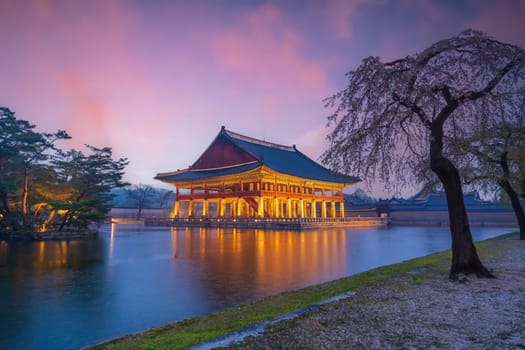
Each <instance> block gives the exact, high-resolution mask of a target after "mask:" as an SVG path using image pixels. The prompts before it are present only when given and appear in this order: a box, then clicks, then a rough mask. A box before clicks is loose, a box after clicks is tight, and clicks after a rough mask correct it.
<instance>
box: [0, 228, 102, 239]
mask: <svg viewBox="0 0 525 350" xmlns="http://www.w3.org/2000/svg"><path fill="white" fill-rule="evenodd" d="M98 235H99V231H98V230H92V229H86V230H75V231H71V230H70V231H67V230H65V231H46V232H37V231H9V232H0V241H26V242H40V241H67V240H75V239H97V238H98Z"/></svg>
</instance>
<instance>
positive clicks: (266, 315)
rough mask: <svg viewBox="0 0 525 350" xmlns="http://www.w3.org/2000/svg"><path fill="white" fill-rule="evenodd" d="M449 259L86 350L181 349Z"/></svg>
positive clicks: (411, 263)
mask: <svg viewBox="0 0 525 350" xmlns="http://www.w3.org/2000/svg"><path fill="white" fill-rule="evenodd" d="M513 235H516V233H512V234H506V235H502V236H498V237H496V238H492V239H489V240H486V241H483V242H480V243H478V244H476V246H477V248H478V250H479V251H480V254H489V255H490V252H491V249H492V250H493V249H496V250H497V241H499V240H503V239H507V238H510V237H512V236H513ZM450 259H451V252H450V250H447V251H443V252H439V253H434V254H430V255H427V256H424V257H420V258H416V259H412V260H408V261H403V262H401V263H398V264H394V265H388V266H382V267H378V268H375V269H373V270H369V271H365V272H363V273H360V274H357V275H353V276H350V277H345V278H341V279H338V280H335V281H331V282H327V283H323V284H320V285H315V286H311V287H306V288H303V289H299V290H296V291H290V292H284V293H281V294H277V295H274V296H271V297H268V298H264V299H261V300H258V301H255V302H252V303H248V304H243V305H240V306H238V307H233V308H230V309H226V310H223V311H220V312H217V313H212V314H208V315H205V316H201V317H195V318H191V319H187V320H183V321H180V322H176V323H172V324H168V325H166V326H163V327H158V328H153V329H150V330H148V331H145V332H142V333H137V334H132V335H128V336H125V337H123V338H118V339H115V340H112V341H110V342H107V343H103V344H99V345H96V346H94V347H92V348H90V349H92V350H96V349H140V350H147V349H149V350H153V349H158V350H161V349H183V348H186V347H188V346H191V345H195V344H199V343H202V342H205V341H208V340H211V339H214V338H216V337H219V336H221V335H225V334H228V333H231V332H234V331H237V330H240V329H242V328H244V327H248V326H251V325H253V324H256V323H258V322H261V321H265V320H269V319H272V318H274V317H277V316H280V315H283V314H285V313H288V312H291V311H293V310H296V309H299V308H302V307H304V306H307V305H310V304H314V303H317V302H320V301H322V300H325V299H328V298H331V297H334V296H337V295H340V294H343V293H346V292H349V291H352V290H356V289H358V288H360V287H363V286H368V285H372V284H378V286H380V285H381V284H382V282H385V281H386V280H387V279H389V278H391V277H393V276H396V275H399V274H404V273H406V272H409V271H413V270H416V269H423V268H424V270H425V271H426V272H425V273H428V272H429V271H430V272H434V271H435V272H438V271H441V273H442V275H443V277H444V278H448V275H447V273H443V272H442V271H443V270H444V269H445V271H446V268H447V267H448V266H450ZM482 259H483V256H482ZM413 278H414V279H418V278H421V277H413Z"/></svg>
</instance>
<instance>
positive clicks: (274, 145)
mask: <svg viewBox="0 0 525 350" xmlns="http://www.w3.org/2000/svg"><path fill="white" fill-rule="evenodd" d="M221 132H223V133H224V134H226V135H227V136H229V137H230V138H232V139H237V140H240V141H244V142H249V143H254V144H256V145H260V146H265V147H271V148H276V149H280V150H283V151H289V152H295V151H296V148H295V145H294V146H286V145H280V144H278V143H273V142H268V141H264V140H259V139H256V138H254V137H250V136H245V135H241V134H238V133H236V132H233V131H230V130H227V129H226V128H225V127H224V126H223V127H222V129H221Z"/></svg>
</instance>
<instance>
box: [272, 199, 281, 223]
mask: <svg viewBox="0 0 525 350" xmlns="http://www.w3.org/2000/svg"><path fill="white" fill-rule="evenodd" d="M274 203H275V211H274V213H273V214H274V217H276V218H278V217H279V216H280V214H281V213H280V210H279V209H280V208H279V199H278V198H275V199H274Z"/></svg>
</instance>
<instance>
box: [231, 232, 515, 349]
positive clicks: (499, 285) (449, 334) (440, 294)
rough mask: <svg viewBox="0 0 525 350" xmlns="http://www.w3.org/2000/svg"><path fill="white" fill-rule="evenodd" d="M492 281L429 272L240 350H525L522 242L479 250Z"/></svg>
mask: <svg viewBox="0 0 525 350" xmlns="http://www.w3.org/2000/svg"><path fill="white" fill-rule="evenodd" d="M479 253H480V256H481V259H482V261H483V262H484V264H485V266H487V267H488V268H489V269H491V270H493V271H494V273H495V274H496V275H497V277H498V278H497V279H495V280H492V279H490V280H489V279H478V278H476V277H475V276H466V277H465V276H463V277H461V278H460V282H455V283H452V282H449V281H448V279H447V275H448V266H445V265H443V266H430V267H428V268H425V269H421V270H419V271H411V272H410V273H405V274H403V275H401V276H398V277H393V278H391V279H390V280H389V281H388V283H384V284H382V285H373V286H369V287H366V288H360V289H358V290H357V293H356V295H355V296H352V297H350V298H348V299H345V300H342V301H339V302H335V303H332V304H328V305H325V306H322V307H321V308H319V309H316V310H315V311H311V312H308V313H306V314H304V315H302V316H300V317H298V318H295V319H292V320H287V321H283V322H280V323H278V324H275V325H272V326H270V327H269V328H268V329H267V330H266V331H265V332H264V333H263V335H261V336H259V337H256V338H253V337H252V338H247V339H246V340H245V341H244V342H242V343H240V344H237V345H235V346H232V347H231V348H239V349H299V348H300V349H423V348H424V349H525V241H519V240H517V239H516V238H510V239H504V240H499V241H495V242H494V244H491V245H490V246H489V247H488V248H486V249H483V248H482V249H480V251H479Z"/></svg>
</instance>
